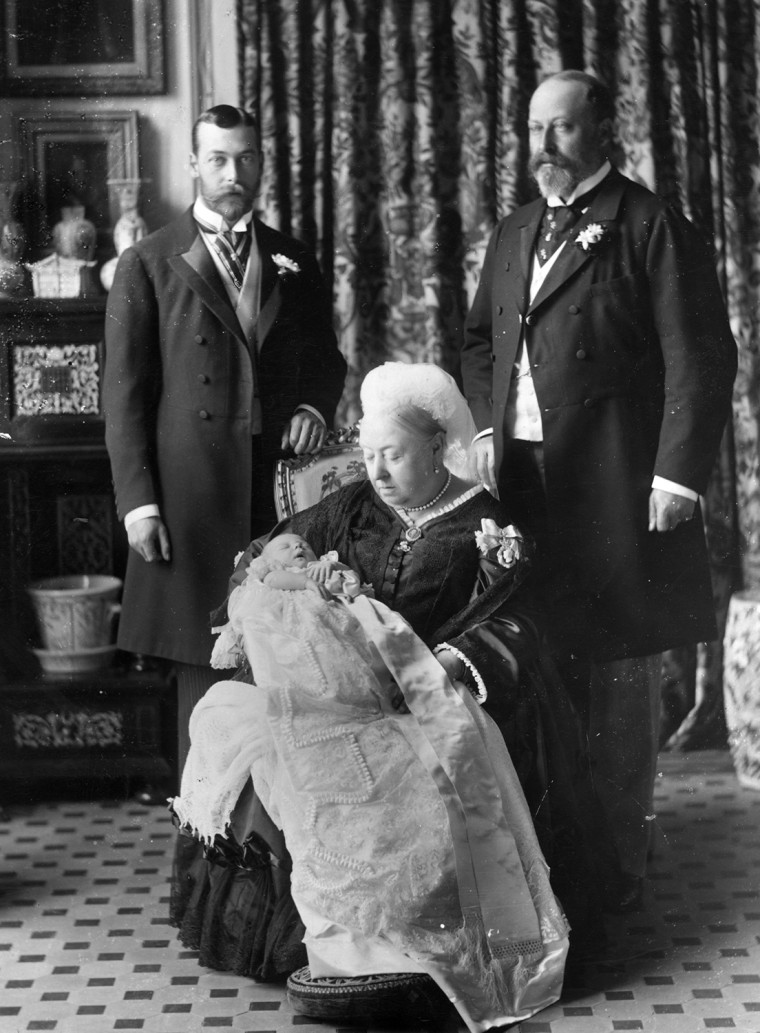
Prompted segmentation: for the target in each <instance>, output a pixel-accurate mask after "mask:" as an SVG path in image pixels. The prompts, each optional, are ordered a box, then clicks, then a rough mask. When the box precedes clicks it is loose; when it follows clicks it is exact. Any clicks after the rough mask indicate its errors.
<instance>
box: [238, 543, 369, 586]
mask: <svg viewBox="0 0 760 1033" xmlns="http://www.w3.org/2000/svg"><path fill="white" fill-rule="evenodd" d="M259 559H263V560H264V561H265V562H266V564H267V566H268V567H269V568H270V569H269V570H268V572H267V573H263V565H262V564H261V563H259V564H258V571H254V574H258V576H259V579H260V580H261V581H263V582H264V584H265V585H268V586H269V587H270V588H281V589H283V590H285V591H289V592H292V591H307V592H316V593H317V594H318V595H321V596H322V598H323V599H332V598H333V596H336V595H342V596H344V598H346V599H349V600H350V599H355V598H356V597H357V595H360V594H362V585H361V582H360V580H359V576H358V575H357V574H356V573H355V572H354V571H353V570H351V568H350V567H347V566H346V565H345V563H341V562H340V561H339V560H338V554H337V553H336V552H328V553H326V554H325V555H324V556H322V557H321V558H320V559H317V557H316V556H315V555H314V551H313V550H312V548H311V546H310V545H309V543H308V542H307V541H306V539H305V538H302V537H301V536H300V535H297V534H280V535H278V536H277V537H276V538H272V540H271V541H269V542H267V544H266V545H265V546H264V548H263V550H262V552H261V556H260V557H259ZM255 563H256V560H254V561H253V563H251V564H250V566H249V568H248V570H249V572H251V569H252V568H253V567H254V564H255ZM262 574H263V576H262ZM364 594H366V589H365V591H364Z"/></svg>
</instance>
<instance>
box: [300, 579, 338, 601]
mask: <svg viewBox="0 0 760 1033" xmlns="http://www.w3.org/2000/svg"><path fill="white" fill-rule="evenodd" d="M304 588H305V589H306V591H307V592H316V593H317V595H319V596H321V597H322V598H323V599H332V592H331V591H330V590H329V588H327V587H326V586H325V585H323V584H320V582H319V581H313V580H312V578H311V577H310V576H308V575H307V577H306V584H305V585H304Z"/></svg>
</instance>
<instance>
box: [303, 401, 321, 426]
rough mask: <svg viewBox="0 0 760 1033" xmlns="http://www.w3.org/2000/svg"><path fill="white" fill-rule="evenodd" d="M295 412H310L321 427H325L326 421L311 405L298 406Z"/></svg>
mask: <svg viewBox="0 0 760 1033" xmlns="http://www.w3.org/2000/svg"><path fill="white" fill-rule="evenodd" d="M296 412H310V413H311V414H312V416H316V417H317V419H318V420H319V422H320V423H321V424H322V426H323V427H326V426H327V420H326V419H325V418H324V416H323V415H322V413H321V412H320V411H319V410H318V409H315V408H314V406H313V405H299V406H298V408H297V409H296Z"/></svg>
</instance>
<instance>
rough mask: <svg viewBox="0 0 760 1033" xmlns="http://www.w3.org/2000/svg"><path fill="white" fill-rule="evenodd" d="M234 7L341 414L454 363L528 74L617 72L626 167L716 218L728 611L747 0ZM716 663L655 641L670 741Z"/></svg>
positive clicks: (272, 173) (247, 77) (754, 309)
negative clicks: (392, 379)
mask: <svg viewBox="0 0 760 1033" xmlns="http://www.w3.org/2000/svg"><path fill="white" fill-rule="evenodd" d="M239 17H240V21H239V25H240V44H241V45H240V61H241V69H240V72H241V83H242V87H241V92H242V96H241V102H242V103H244V104H246V105H247V106H249V107H251V108H252V109H253V110H254V111H256V112H257V114H258V116H259V118H260V122H261V126H262V134H263V147H264V154H265V164H264V177H263V185H262V189H261V193H260V197H259V203H260V208H261V212H262V215H263V217H264V218H265V219H266V220H267V221H269V222H270V223H272V224H273V225H276V226H278V227H279V228H280V229H282V230H285V231H286V232H291V233H293V234H295V235H296V236H299V237H301V238H302V239H304V240H306V241H307V242H308V243H310V244H311V245H312V246H313V247H314V248H315V249H316V251H317V253H318V255H319V257H320V260H321V263H322V267H323V270H324V272H325V274H326V276H327V277H328V278H329V279H331V280H332V282H333V283H334V290H335V317H336V324H337V327H338V331H339V334H340V341H341V346H342V348H343V351H344V353H345V355H346V357H347V359H348V361H349V367H350V372H349V377H348V381H347V387H346V392H345V395H344V399H343V403H342V405H341V408H340V411H339V416H338V419H339V422H340V423H351V422H353V421H354V420H355V419H356V418H357V416H358V414H359V407H358V392H359V385H360V383H361V380H362V378H363V376H364V374H365V373H366V372H367V371H368V370H369V369H370V368H372V367H373V366H375V365H377V364H378V363H380V362H382V361H385V360H386V359H408V360H411V361H433V362H437V363H439V364H441V365H442V366H444V367H445V368H446V369H448V370H450V371H451V372H453V373H454V374H456V369H457V352H458V347H459V343H460V338H461V329H462V322H463V318H464V315H465V313H466V310H467V306H468V304H469V302H470V300H471V299H472V297H473V294H474V290H475V287H476V284H477V277H478V273H479V270H480V266H481V262H482V257H483V252H484V250H485V246H486V243H487V240H488V237H489V234H490V231H491V229H492V228H493V226H494V225H495V223H496V221H497V219H498V218H500V217H502V216H503V215H506V214H507V213H508V212H510V211H511V210H512V209H513V208H515V207H516V206H518V205H520V204H523V203H525V202H526V201H528V200H530V199H531V198H532V197H533V196H534V187H533V185H532V184H531V182H530V180H529V178H528V176H527V174H526V171H525V169H526V159H527V156H528V143H527V134H526V120H527V109H528V101H529V98H530V95H531V93H532V91H533V89H534V88H535V86H536V85H537V84H538V82H539V81H540V80H541V78H542V77H543V76H545V75H546V74H549V73H551V72H555V71H559V70H560V69H561V68H585V69H586V70H587V71H590V72H593V73H594V74H596V75H598V76H599V77H600V78H601V79H603V80H604V81H605V82H606V83H607V84H608V85H609V86H610V88H611V89H612V91H613V94H614V96H615V99H616V105H617V112H618V126H617V137H618V141H619V154H618V156H617V161H618V164H619V167H620V168H621V171H623V172H624V173H625V174H627V175H629V176H631V177H633V178H635V179H638V180H639V181H640V182H642V183H644V184H645V185H646V186H648V187H650V188H651V189H655V190H656V191H657V192H658V193H659V194H661V195H662V196H664V197H666V198H667V199H669V200H671V201H672V202H674V203H675V204H677V205H678V206H680V207H681V208H682V209H683V211H684V212H685V213H686V215H688V216H689V218H691V219H692V221H693V222H694V223H695V224H696V225H697V226H698V227H699V228H700V229H701V230H703V232H704V233H705V235H706V236H707V237H709V238H710V239H712V241H713V242H714V245H715V250H716V262H717V266H718V270H719V274H720V277H721V280H722V282H723V285H724V288H725V292H726V297H727V301H728V306H729V311H730V315H731V320H732V326H733V330H734V334H735V336H736V339H737V343H738V346H739V353H740V354H739V375H738V378H737V385H736V395H735V418H734V425H733V434H731V432H730V430H729V431H728V432H727V434H726V437H725V441H724V446H723V449H722V452H721V455H720V458H719V460H718V462H717V464H716V470H715V475H714V478H713V481H712V484H711V486H710V489H709V491H708V493H707V497H706V498H705V500H704V508H705V513H706V521H707V528H708V538H709V545H710V552H711V557H712V569H713V575H714V586H715V598H716V607H717V610H718V614H719V620H720V625H721V628H722V626H723V623H724V621H725V614H726V610H727V606H728V601H729V598H730V595H731V592H732V591H733V590H735V589H736V588H738V587H740V586H741V585H742V584H743V585H744V586H745V587H755V586H760V488H759V486H758V422H757V408H758V376H759V375H760V363H759V362H758V358H757V350H758V311H759V309H758V293H759V290H760V194H759V193H758V186H760V182H759V181H760V157H759V137H760V126H759V124H758V117H757V106H758V102H757V88H758V76H759V75H760V12H759V11H758V9H757V7H756V4H755V3H754V0H709V2H706V0H239ZM737 499H738V508H737V504H736V503H737ZM737 513H738V515H737ZM721 672H722V647H721V642H720V641H716V642H713V643H706V644H703V645H700V646H699V647H698V648H697V649H696V650H685V651H684V650H679V651H678V652H674V653H670V654H668V655H667V656H666V662H665V676H664V680H663V713H664V718H665V721H664V728H665V736H664V738H665V739H666V740H668V742H669V745H670V746H671V747H675V748H693V747H696V746H714V745H723V744H724V743H725V725H724V718H723V705H722V678H721Z"/></svg>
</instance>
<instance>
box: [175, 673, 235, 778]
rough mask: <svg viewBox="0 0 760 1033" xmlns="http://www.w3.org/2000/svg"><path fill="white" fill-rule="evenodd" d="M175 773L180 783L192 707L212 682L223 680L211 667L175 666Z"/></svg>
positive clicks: (187, 747)
mask: <svg viewBox="0 0 760 1033" xmlns="http://www.w3.org/2000/svg"><path fill="white" fill-rule="evenodd" d="M176 670H177V725H178V728H177V739H178V745H177V771H178V772H179V777H180V781H181V779H182V770H183V768H184V766H185V761H186V760H187V754H188V750H189V749H190V728H189V726H190V715H191V714H192V712H193V707H194V706H195V704H196V703H197V702H198V700H199V699H200V698H201V696H203V695H204V694H205V693H206V691H207V690H208V689H209V688H210V687H211V686H212V685H213V684H214V682H217V681H220V680H222V679H223V677H224V674H223V672H220V671H215V670H214V669H213V668H211V667H199V666H197V665H195V664H177V665H176Z"/></svg>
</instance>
